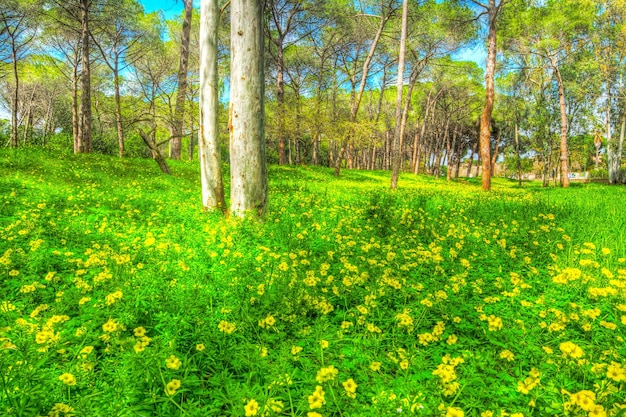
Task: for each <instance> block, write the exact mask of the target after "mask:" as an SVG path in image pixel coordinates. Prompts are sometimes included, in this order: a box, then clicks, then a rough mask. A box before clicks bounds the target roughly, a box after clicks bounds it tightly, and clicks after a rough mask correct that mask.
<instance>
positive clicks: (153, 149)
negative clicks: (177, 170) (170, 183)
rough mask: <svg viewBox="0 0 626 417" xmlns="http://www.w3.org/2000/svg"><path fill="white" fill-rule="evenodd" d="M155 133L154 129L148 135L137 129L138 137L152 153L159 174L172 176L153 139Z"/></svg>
mask: <svg viewBox="0 0 626 417" xmlns="http://www.w3.org/2000/svg"><path fill="white" fill-rule="evenodd" d="M155 132H156V128H153V129H152V131H151V132H150V133H146V132H144V131H143V130H141V129H139V136H141V138H142V139H143V141H144V143H145V144H146V146H148V148H150V151H151V152H152V158H153V159H154V160H155V161H156V163H157V164H158V165H159V168H160V169H161V172H163V173H164V174H167V175H172V171H170V167H169V166H168V165H167V161H166V160H165V157H164V156H163V153H162V152H161V149H159V146H158V144H157V143H156V139H155V137H154V133H155Z"/></svg>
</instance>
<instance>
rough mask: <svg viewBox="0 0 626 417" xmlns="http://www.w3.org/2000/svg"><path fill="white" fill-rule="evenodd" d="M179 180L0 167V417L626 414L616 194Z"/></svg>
mask: <svg viewBox="0 0 626 417" xmlns="http://www.w3.org/2000/svg"><path fill="white" fill-rule="evenodd" d="M171 165H172V169H173V172H174V175H173V176H164V175H161V174H159V173H158V170H157V166H156V164H154V162H153V161H150V160H140V159H128V160H120V159H118V158H112V157H105V156H101V155H78V156H74V155H70V154H62V153H56V152H50V151H44V150H40V149H22V150H18V151H12V150H1V151H0V277H1V279H0V384H1V385H0V415H2V416H28V417H30V416H39V415H41V416H46V415H47V416H70V415H72V416H89V417H91V416H107V417H108V416H202V417H206V416H255V415H258V416H307V417H319V416H324V417H327V416H342V417H347V416H372V417H374V416H388V415H417V416H441V417H443V416H446V417H455V416H481V417H488V416H505V415H508V416H514V417H520V416H551V415H559V416H562V415H567V416H589V417H599V416H605V415H612V416H618V415H624V414H625V413H626V400H625V399H624V398H625V396H626V394H625V392H626V343H624V338H626V236H625V234H626V210H624V207H626V189H625V188H623V187H610V186H605V185H601V184H574V185H573V186H572V187H571V188H569V189H560V188H554V187H551V188H542V187H541V186H540V184H537V183H525V184H524V185H523V187H521V188H519V187H517V185H516V182H512V181H508V180H503V179H495V180H494V187H493V188H494V190H493V191H492V192H490V193H484V192H482V191H481V190H480V184H479V179H470V180H469V181H465V180H464V181H462V183H461V182H452V183H446V181H445V180H441V179H440V180H437V179H433V178H429V177H424V176H413V175H409V174H403V175H402V176H401V179H400V183H399V189H398V190H396V191H393V192H392V191H389V189H388V188H389V173H388V172H382V171H381V172H370V171H368V172H365V171H348V170H344V171H342V175H341V178H339V179H336V178H334V177H333V176H332V172H331V170H328V169H325V168H318V167H306V166H302V167H278V166H272V167H270V169H269V177H270V208H269V214H268V215H267V217H266V218H265V219H264V221H257V220H239V219H234V218H229V219H224V218H223V217H222V216H220V215H217V214H207V213H204V212H203V210H202V205H201V201H200V180H199V177H200V176H199V169H198V166H197V163H196V162H193V163H192V162H173V163H172V164H171ZM226 177H228V173H226ZM227 195H228V190H227Z"/></svg>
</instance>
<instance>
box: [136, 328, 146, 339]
mask: <svg viewBox="0 0 626 417" xmlns="http://www.w3.org/2000/svg"><path fill="white" fill-rule="evenodd" d="M134 334H135V336H137V337H143V336H145V335H146V329H144V328H143V327H141V326H139V327H137V328H136V329H135V330H134Z"/></svg>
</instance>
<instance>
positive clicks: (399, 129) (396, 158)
mask: <svg viewBox="0 0 626 417" xmlns="http://www.w3.org/2000/svg"><path fill="white" fill-rule="evenodd" d="M408 10H409V3H408V0H403V2H402V27H401V30H400V52H399V55H398V80H397V82H396V126H395V132H394V137H393V146H392V156H391V167H392V169H391V189H392V190H395V189H396V188H397V187H398V177H399V176H400V163H401V161H400V154H401V152H402V149H401V147H402V136H403V134H404V126H403V123H402V116H403V112H402V109H403V106H402V90H403V89H404V55H405V50H406V26H407V14H408ZM380 94H381V95H382V94H383V92H382V91H381V92H380ZM410 97H411V96H410V94H409V96H408V97H407V102H408V101H409V100H410Z"/></svg>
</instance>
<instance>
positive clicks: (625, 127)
mask: <svg viewBox="0 0 626 417" xmlns="http://www.w3.org/2000/svg"><path fill="white" fill-rule="evenodd" d="M625 132H626V114H622V126H621V128H620V132H619V143H618V144H617V158H618V160H619V161H620V172H619V175H618V181H619V182H621V183H625V182H626V177H624V176H623V174H622V170H621V161H622V154H623V151H624V133H625Z"/></svg>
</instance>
